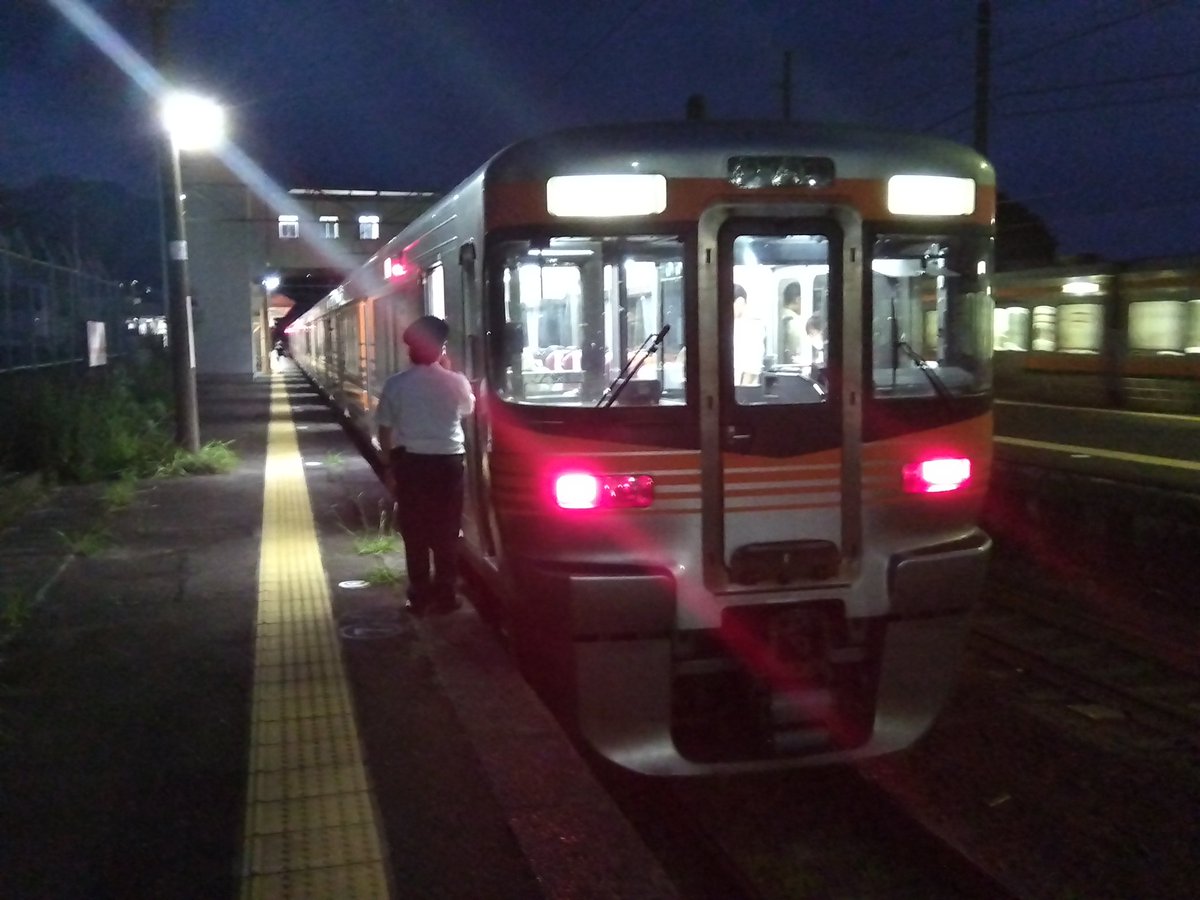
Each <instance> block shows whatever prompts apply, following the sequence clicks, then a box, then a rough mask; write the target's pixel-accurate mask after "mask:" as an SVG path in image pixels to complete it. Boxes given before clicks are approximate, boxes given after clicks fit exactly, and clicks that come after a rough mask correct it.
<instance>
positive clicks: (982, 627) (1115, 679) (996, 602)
mask: <svg viewBox="0 0 1200 900" xmlns="http://www.w3.org/2000/svg"><path fill="white" fill-rule="evenodd" d="M969 645H970V647H971V648H972V649H974V650H975V651H978V652H981V653H984V654H987V655H988V656H990V657H992V658H995V659H998V660H1000V661H1002V662H1004V663H1006V664H1007V665H1010V666H1013V667H1015V668H1019V669H1021V670H1023V671H1025V672H1026V673H1028V674H1030V675H1031V676H1033V677H1034V678H1035V679H1038V680H1040V681H1043V682H1046V683H1049V684H1052V685H1054V686H1056V687H1058V688H1061V689H1063V690H1065V691H1068V692H1070V693H1071V694H1073V695H1075V696H1076V697H1078V702H1076V703H1074V704H1071V708H1072V709H1073V710H1074V711H1075V712H1077V713H1079V714H1080V715H1083V716H1085V717H1088V718H1092V719H1095V720H1119V719H1127V720H1129V721H1130V722H1133V723H1135V724H1137V725H1140V726H1143V727H1145V728H1148V729H1151V730H1153V731H1155V732H1157V733H1158V734H1160V735H1163V736H1165V737H1167V738H1169V739H1170V740H1172V741H1174V742H1177V743H1178V744H1179V745H1181V746H1185V747H1188V748H1190V749H1191V750H1194V751H1200V681H1198V680H1197V679H1196V677H1195V675H1194V674H1193V673H1192V672H1190V671H1188V670H1187V666H1185V665H1179V664H1177V663H1174V662H1172V661H1171V660H1170V654H1168V653H1156V652H1155V649H1154V647H1152V646H1151V645H1150V644H1149V643H1148V642H1147V641H1146V640H1144V639H1142V638H1139V637H1137V636H1136V635H1131V634H1130V633H1129V632H1128V631H1125V630H1122V629H1120V628H1118V627H1115V626H1113V625H1110V624H1106V623H1102V622H1099V621H1097V620H1095V619H1093V618H1089V617H1087V616H1086V615H1083V614H1081V613H1079V612H1078V610H1074V611H1070V610H1068V609H1065V608H1064V607H1063V606H1062V605H1061V604H1056V603H1055V602H1054V600H1053V598H1049V597H1045V596H1038V595H1036V594H1033V593H1030V592H1029V591H1028V590H1025V589H1019V588H1017V587H1016V586H1013V585H1006V584H996V583H994V584H993V585H992V586H991V588H990V591H989V602H988V603H987V604H986V605H985V606H984V607H983V608H982V609H981V610H980V611H979V612H978V613H977V615H976V621H975V627H974V629H973V631H972V634H971V638H970V643H969Z"/></svg>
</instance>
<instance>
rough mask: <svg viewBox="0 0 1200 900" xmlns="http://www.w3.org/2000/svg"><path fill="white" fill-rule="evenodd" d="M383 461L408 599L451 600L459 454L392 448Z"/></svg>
mask: <svg viewBox="0 0 1200 900" xmlns="http://www.w3.org/2000/svg"><path fill="white" fill-rule="evenodd" d="M389 463H390V465H391V470H392V476H393V478H394V483H395V486H396V508H397V509H396V517H397V524H398V525H399V528H400V536H401V537H402V538H403V539H404V556H405V561H406V562H407V564H408V585H409V587H408V599H409V600H411V601H412V602H413V603H415V604H426V603H433V602H439V601H441V602H444V601H449V600H452V599H453V598H454V586H455V584H456V583H457V581H458V532H459V529H460V528H461V527H462V511H463V456H462V454H455V455H449V456H433V455H428V454H423V453H408V452H406V451H404V450H394V451H392V454H391V458H390V460H389ZM431 557H432V571H431V566H430V563H431Z"/></svg>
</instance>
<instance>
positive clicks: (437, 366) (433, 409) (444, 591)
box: [375, 316, 475, 613]
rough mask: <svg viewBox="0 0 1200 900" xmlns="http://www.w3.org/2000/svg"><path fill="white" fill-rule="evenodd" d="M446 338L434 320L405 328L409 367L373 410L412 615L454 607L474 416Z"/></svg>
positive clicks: (395, 378) (386, 386)
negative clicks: (468, 419) (467, 437)
mask: <svg viewBox="0 0 1200 900" xmlns="http://www.w3.org/2000/svg"><path fill="white" fill-rule="evenodd" d="M449 336H450V327H449V326H448V325H447V324H446V322H445V320H444V319H439V318H438V317H437V316H422V317H421V318H419V319H417V320H416V321H415V322H413V323H412V324H411V325H410V326H408V328H407V329H406V330H405V332H404V343H405V344H406V345H407V347H408V358H409V360H410V361H411V362H412V365H411V366H410V367H409V368H407V369H404V370H403V371H401V372H397V373H396V374H394V375H392V376H391V377H390V378H389V379H388V380H387V381H386V382H385V383H384V385H383V393H382V394H381V395H380V398H379V407H378V409H377V410H376V411H375V424H376V427H377V428H378V437H379V447H380V450H381V451H382V452H383V457H384V460H385V462H386V463H387V482H388V488H389V489H390V490H391V492H392V495H393V496H394V497H395V498H396V506H397V510H398V519H399V526H400V536H401V538H403V540H404V555H405V560H406V562H407V564H408V608H409V609H410V610H411V611H412V612H414V613H421V612H427V611H428V612H449V611H450V610H453V609H455V608H456V607H457V606H458V600H457V598H456V596H455V584H456V582H457V580H458V533H459V529H460V527H461V525H462V509H463V455H464V453H465V447H464V444H463V427H462V417H463V416H468V415H470V414H471V413H472V412H473V411H474V410H475V395H474V394H473V393H472V391H471V384H470V382H469V381H467V379H466V376H464V375H463V374H461V373H460V372H455V371H452V370H451V369H450V361H449V358H448V357H447V356H446V340H447V338H449ZM431 556H432V558H433V560H432V562H433V567H432V573H431V571H430V557H431Z"/></svg>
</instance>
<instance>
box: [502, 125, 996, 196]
mask: <svg viewBox="0 0 1200 900" xmlns="http://www.w3.org/2000/svg"><path fill="white" fill-rule="evenodd" d="M739 155H763V156H817V157H830V158H832V159H834V160H835V164H836V166H837V174H838V177H839V178H868V179H873V178H884V177H887V176H889V175H891V174H895V173H900V172H904V173H914V174H929V175H955V176H960V177H969V178H973V179H974V180H975V181H976V182H977V183H980V184H984V185H994V184H995V173H994V170H993V169H992V166H991V164H990V163H988V161H987V160H986V159H984V158H983V157H982V156H980V155H979V154H978V153H976V152H975V151H974V150H972V149H971V148H969V147H966V146H963V145H962V144H957V143H954V142H952V141H949V140H945V139H943V138H938V137H933V136H930V135H918V134H910V133H906V132H899V131H887V130H880V129H874V128H867V127H864V126H858V125H839V124H819V123H810V122H781V121H727V122H714V121H702V122H693V121H678V122H643V123H628V124H614V125H590V126H581V127H577V128H568V129H564V130H562V131H556V132H551V133H549V134H546V135H543V136H540V137H535V138H530V139H528V140H524V141H519V142H518V143H515V144H513V145H511V146H509V147H507V148H505V149H504V150H501V151H500V152H499V153H497V154H496V155H495V156H493V157H492V158H491V160H489V161H488V162H487V163H486V164H485V165H484V166H483V168H482V170H481V172H482V174H484V176H485V177H486V178H487V180H488V181H499V182H515V181H528V180H537V179H540V178H544V177H546V176H547V175H548V174H562V175H571V174H600V173H624V172H630V171H631V170H633V169H634V166H633V163H635V162H636V163H637V166H636V170H637V171H639V172H656V173H661V174H668V175H669V176H670V177H676V178H688V177H692V178H721V179H724V178H726V177H727V175H728V166H729V159H730V157H731V156H739Z"/></svg>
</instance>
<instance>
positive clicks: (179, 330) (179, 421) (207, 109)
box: [162, 94, 225, 453]
mask: <svg viewBox="0 0 1200 900" xmlns="http://www.w3.org/2000/svg"><path fill="white" fill-rule="evenodd" d="M162 121H163V126H164V128H165V129H166V133H167V138H168V139H167V143H168V145H169V146H168V147H167V152H166V153H165V154H163V155H164V157H165V159H164V168H165V169H167V170H169V171H165V172H164V173H163V184H164V185H170V189H171V203H170V205H169V207H168V208H167V210H166V222H165V225H166V228H165V237H166V242H167V303H168V307H167V329H168V331H167V334H168V340H169V342H170V346H171V371H172V375H173V380H174V385H175V442H176V443H177V444H179V445H180V446H181V447H183V448H184V449H185V450H188V451H190V452H192V453H195V452H196V451H197V450H199V449H200V415H199V410H198V408H197V404H196V353H195V349H194V346H193V341H192V301H191V296H190V288H189V286H188V253H187V231H186V228H185V225H184V209H183V201H184V193H183V178H182V175H181V172H180V165H179V153H180V151H181V150H182V151H186V150H206V149H209V150H211V149H214V148H215V147H217V146H219V145H220V144H221V142H222V141H223V140H224V137H225V113H224V111H223V110H222V109H221V107H219V106H218V105H217V104H216V103H214V102H213V101H211V100H208V99H205V98H203V97H197V96H195V95H193V94H169V95H167V96H166V97H165V98H164V100H163V105H162Z"/></svg>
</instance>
